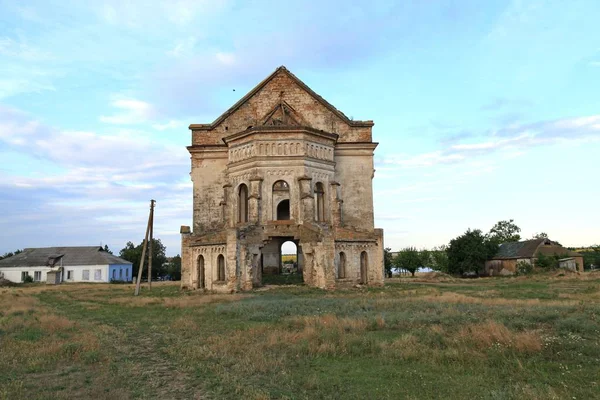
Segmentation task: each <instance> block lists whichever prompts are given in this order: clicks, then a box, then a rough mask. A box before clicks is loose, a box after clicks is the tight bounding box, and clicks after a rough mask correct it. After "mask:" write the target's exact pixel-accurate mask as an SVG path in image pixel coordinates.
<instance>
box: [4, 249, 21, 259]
mask: <svg viewBox="0 0 600 400" xmlns="http://www.w3.org/2000/svg"><path fill="white" fill-rule="evenodd" d="M22 252H23V250H15V251H14V252H8V253H4V255H1V256H0V260H3V259H5V258H8V257H12V256H16V255H17V254H19V253H22Z"/></svg>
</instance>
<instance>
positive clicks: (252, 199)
mask: <svg viewBox="0 0 600 400" xmlns="http://www.w3.org/2000/svg"><path fill="white" fill-rule="evenodd" d="M262 180H263V179H262V178H261V177H258V176H253V177H252V178H250V188H249V190H248V192H249V193H248V222H250V223H252V224H256V223H258V222H259V221H260V210H261V196H260V190H261V186H262Z"/></svg>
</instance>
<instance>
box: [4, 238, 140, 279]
mask: <svg viewBox="0 0 600 400" xmlns="http://www.w3.org/2000/svg"><path fill="white" fill-rule="evenodd" d="M48 272H54V273H55V274H57V275H58V276H57V277H55V276H51V277H50V280H51V281H52V283H54V282H55V281H56V282H110V281H111V280H116V281H126V282H130V281H131V280H132V263H131V262H129V261H127V260H124V259H122V258H120V257H117V256H114V255H112V254H110V253H109V252H107V251H105V250H104V249H103V248H102V247H100V246H84V247H45V248H30V249H25V250H23V252H21V253H19V254H17V255H14V256H12V257H8V258H5V259H3V260H0V276H4V279H8V280H9V281H12V282H23V281H24V280H25V278H26V276H27V275H29V276H31V277H32V278H33V280H34V281H35V282H46V280H47V279H48V277H47V275H48ZM51 275H53V274H51ZM49 283H50V282H49Z"/></svg>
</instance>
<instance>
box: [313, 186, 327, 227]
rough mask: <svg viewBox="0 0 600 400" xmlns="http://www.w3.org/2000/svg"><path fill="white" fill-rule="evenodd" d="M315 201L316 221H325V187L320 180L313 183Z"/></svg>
mask: <svg viewBox="0 0 600 400" xmlns="http://www.w3.org/2000/svg"><path fill="white" fill-rule="evenodd" d="M315 202H316V207H315V209H316V217H317V221H325V189H324V188H323V184H322V183H321V182H317V183H316V185H315Z"/></svg>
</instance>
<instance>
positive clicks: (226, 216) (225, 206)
mask: <svg viewBox="0 0 600 400" xmlns="http://www.w3.org/2000/svg"><path fill="white" fill-rule="evenodd" d="M230 196H231V184H229V183H227V184H225V185H223V200H222V201H221V207H222V212H223V227H234V226H235V218H232V216H233V210H232V203H233V202H232V201H231V199H230Z"/></svg>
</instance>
